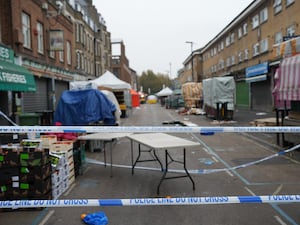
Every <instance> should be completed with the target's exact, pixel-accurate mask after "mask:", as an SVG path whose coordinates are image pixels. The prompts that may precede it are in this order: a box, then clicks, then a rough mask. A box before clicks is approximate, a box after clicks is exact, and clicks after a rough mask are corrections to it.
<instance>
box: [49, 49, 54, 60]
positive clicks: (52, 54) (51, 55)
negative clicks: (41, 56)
mask: <svg viewBox="0 0 300 225" xmlns="http://www.w3.org/2000/svg"><path fill="white" fill-rule="evenodd" d="M49 57H50V58H52V59H54V58H55V52H54V51H49Z"/></svg>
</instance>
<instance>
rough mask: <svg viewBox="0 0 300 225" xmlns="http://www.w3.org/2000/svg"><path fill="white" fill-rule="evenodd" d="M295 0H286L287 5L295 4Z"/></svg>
mask: <svg viewBox="0 0 300 225" xmlns="http://www.w3.org/2000/svg"><path fill="white" fill-rule="evenodd" d="M294 2H295V0H286V6H289V5H291V4H293V3H294Z"/></svg>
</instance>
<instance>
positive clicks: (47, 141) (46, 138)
mask: <svg viewBox="0 0 300 225" xmlns="http://www.w3.org/2000/svg"><path fill="white" fill-rule="evenodd" d="M40 139H41V140H42V145H43V148H48V149H49V148H50V146H51V145H52V144H53V143H55V142H57V136H56V135H41V136H40Z"/></svg>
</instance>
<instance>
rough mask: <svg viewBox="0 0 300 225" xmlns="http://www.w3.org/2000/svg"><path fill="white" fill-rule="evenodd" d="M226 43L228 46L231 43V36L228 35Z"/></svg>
mask: <svg viewBox="0 0 300 225" xmlns="http://www.w3.org/2000/svg"><path fill="white" fill-rule="evenodd" d="M225 45H226V47H228V46H229V45H230V36H227V37H226V40H225Z"/></svg>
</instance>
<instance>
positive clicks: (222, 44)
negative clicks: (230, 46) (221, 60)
mask: <svg viewBox="0 0 300 225" xmlns="http://www.w3.org/2000/svg"><path fill="white" fill-rule="evenodd" d="M223 49H224V42H223V41H221V50H223Z"/></svg>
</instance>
